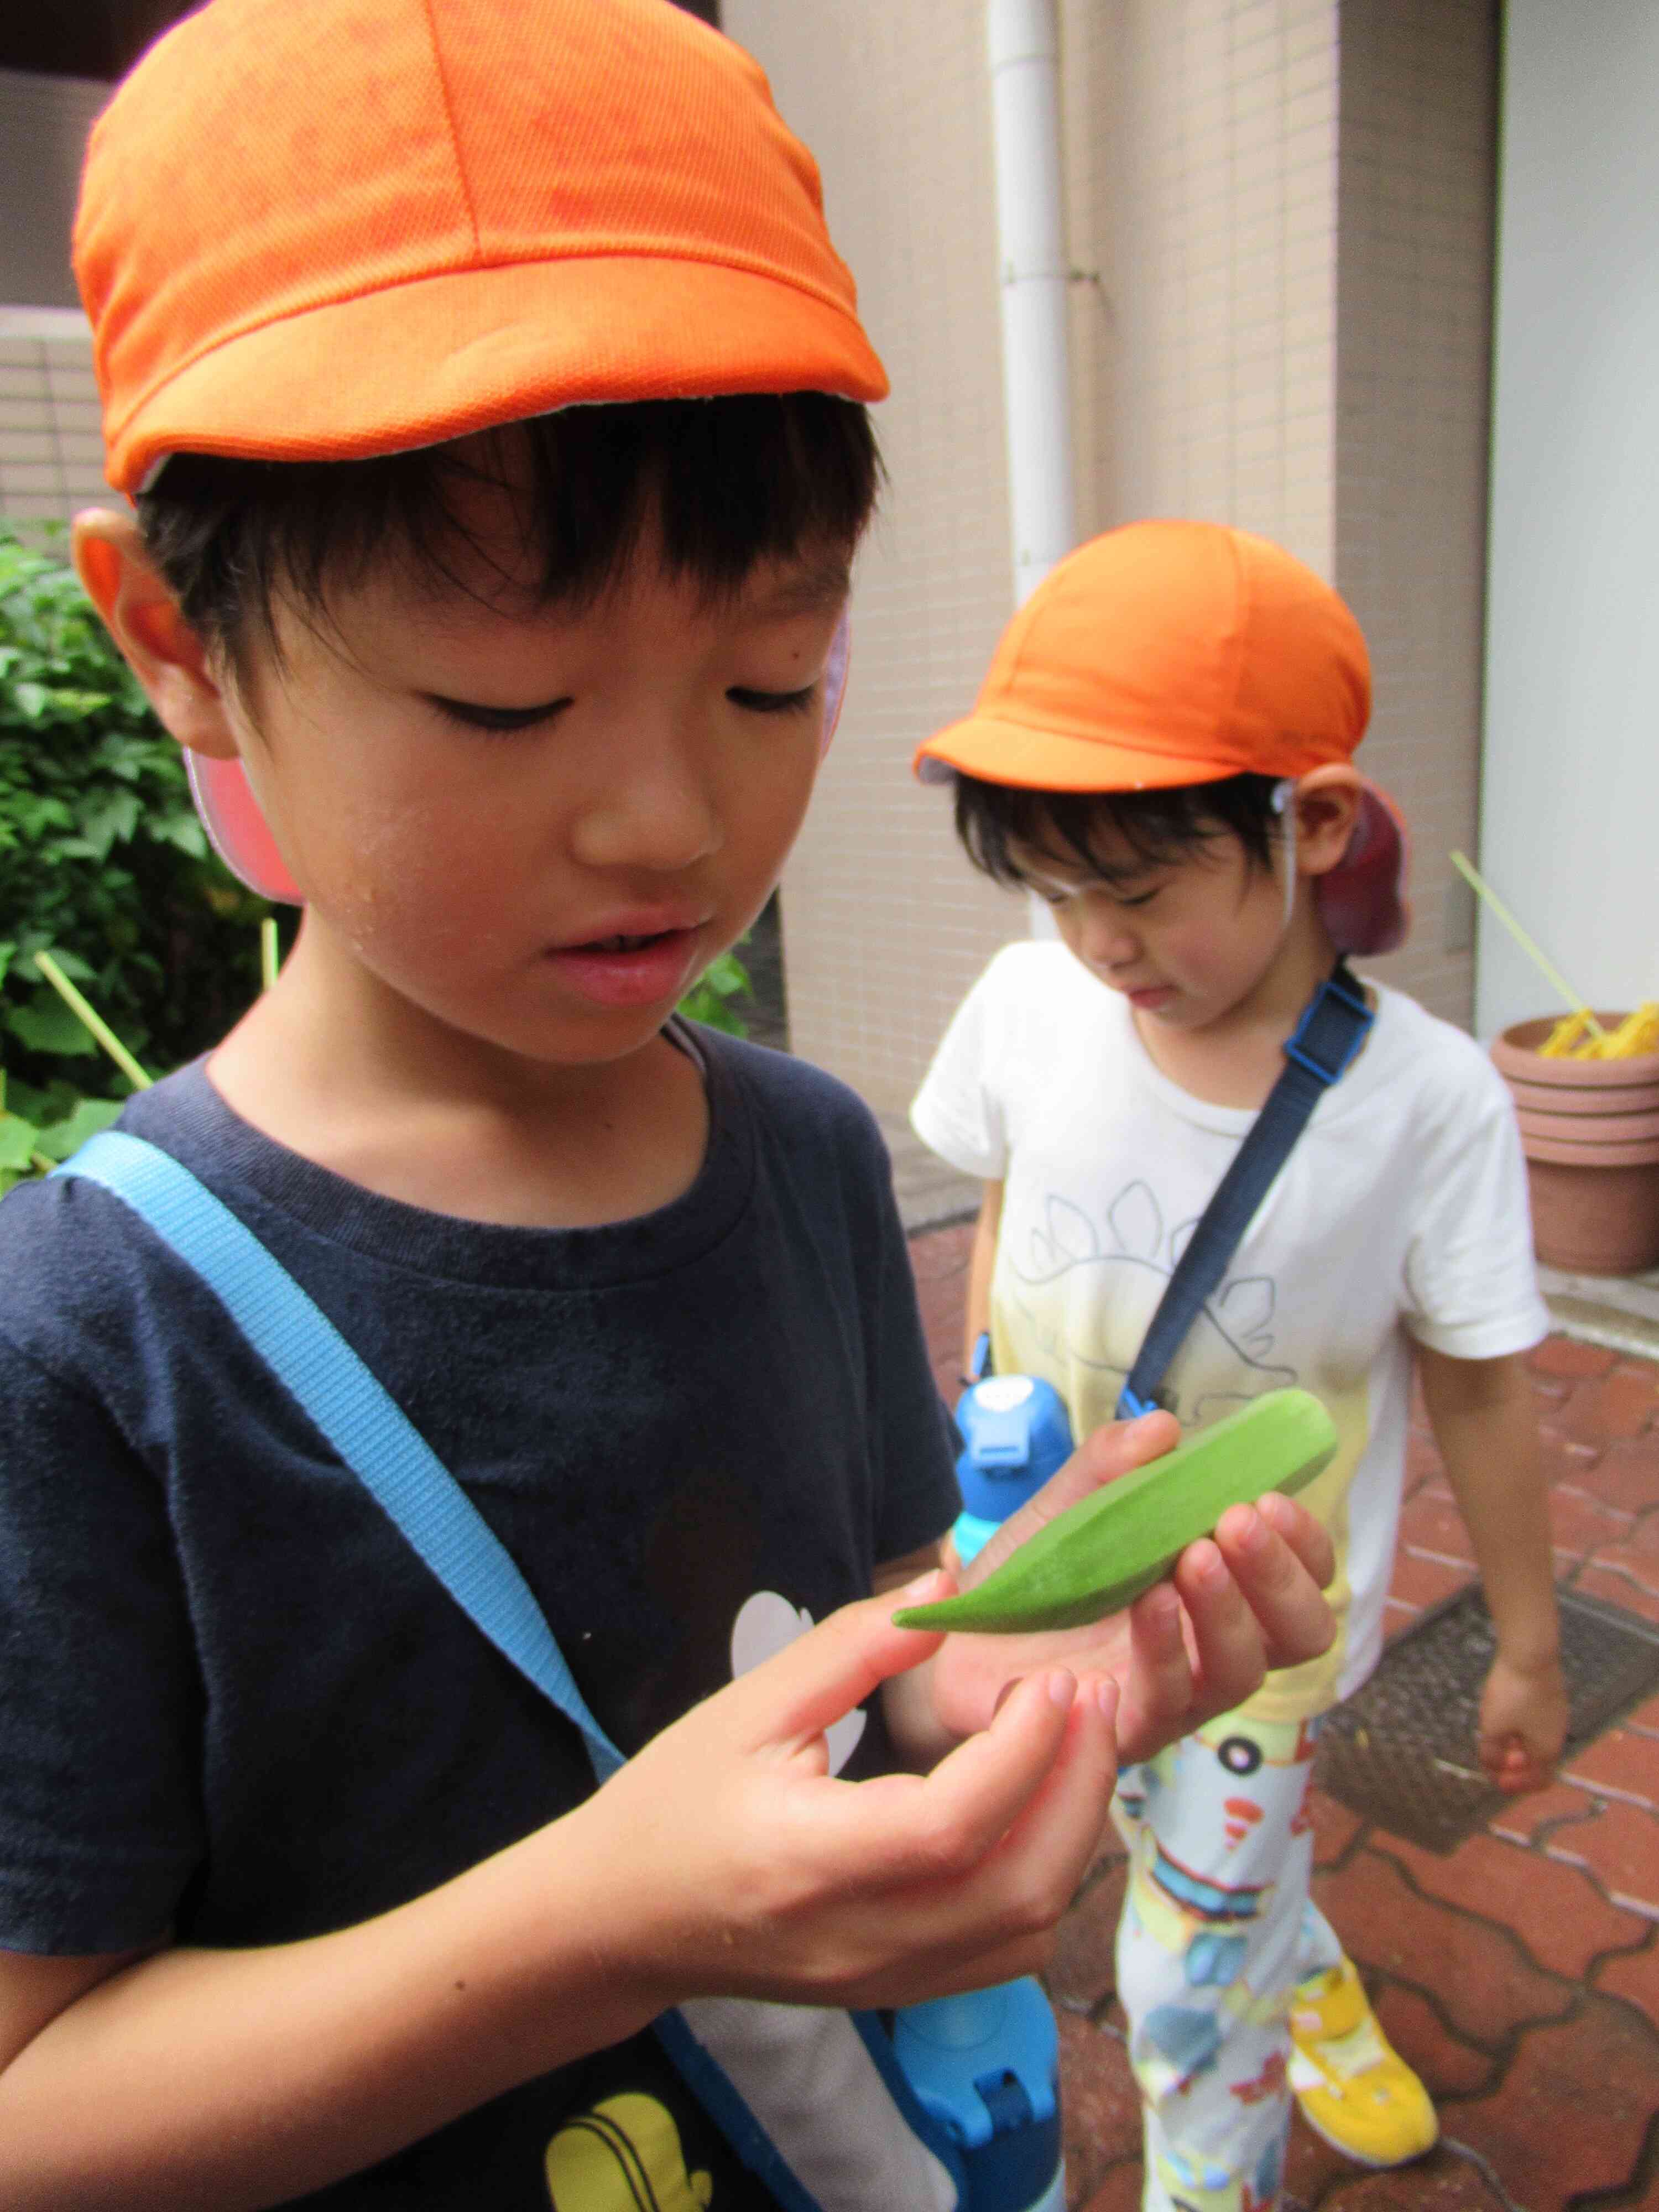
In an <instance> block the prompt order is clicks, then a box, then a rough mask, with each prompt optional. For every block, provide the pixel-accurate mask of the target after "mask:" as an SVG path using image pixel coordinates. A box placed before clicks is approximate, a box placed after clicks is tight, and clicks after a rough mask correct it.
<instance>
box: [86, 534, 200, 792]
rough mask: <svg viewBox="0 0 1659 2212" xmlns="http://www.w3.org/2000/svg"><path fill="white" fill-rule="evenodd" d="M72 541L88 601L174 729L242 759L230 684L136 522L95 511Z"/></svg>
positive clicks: (196, 743) (194, 742)
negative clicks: (189, 620)
mask: <svg viewBox="0 0 1659 2212" xmlns="http://www.w3.org/2000/svg"><path fill="white" fill-rule="evenodd" d="M70 549H71V552H72V554H73V556H74V561H75V569H76V574H77V575H78V576H79V577H80V579H81V582H82V586H83V587H84V589H85V591H86V594H87V597H88V599H90V600H91V601H92V603H93V605H94V606H95V607H96V608H97V610H98V611H99V613H100V615H101V616H102V617H103V618H104V622H105V624H106V627H107V629H108V630H109V634H110V635H111V636H112V638H113V639H114V640H115V642H116V644H117V645H118V646H119V647H120V648H121V653H122V656H123V658H124V659H125V661H126V663H127V665H128V666H129V667H130V668H131V671H132V672H133V674H134V675H135V676H136V677H137V678H138V681H139V682H140V684H143V687H144V690H145V692H146V694H147V695H148V696H149V702H150V704H151V706H152V707H154V708H155V711H156V713H157V714H159V715H160V716H161V720H162V721H163V723H164V724H165V725H166V726H167V729H168V730H170V731H171V732H172V733H173V736H174V737H175V738H177V739H178V740H179V744H181V745H188V746H190V747H191V750H193V751H195V752H200V753H210V754H211V755H212V756H213V757H215V758H216V759H217V760H231V759H234V757H235V755H236V738H235V733H234V729H233V727H232V726H231V721H230V718H229V715H228V712H227V700H226V695H225V687H224V685H223V684H222V682H221V680H220V679H219V678H218V677H217V676H216V674H215V672H214V669H213V665H212V663H211V660H210V657H209V654H208V651H207V648H206V647H205V646H204V644H203V642H202V641H201V639H200V638H199V637H198V636H197V634H196V632H195V631H194V630H193V629H191V626H190V624H189V623H187V622H186V621H185V618H184V616H183V615H182V614H181V613H180V612H179V604H178V601H177V600H176V599H174V598H173V594H172V592H170V591H169V590H168V589H167V585H166V584H165V583H164V582H163V581H162V580H161V574H160V572H159V571H158V569H157V568H156V567H155V562H153V561H152V560H151V559H150V557H149V554H148V553H147V552H146V551H145V550H144V541H143V537H142V536H141V534H140V532H139V529H138V525H137V521H136V520H134V518H133V517H132V516H131V515H130V514H118V513H115V512H113V511H112V509H110V508H107V507H89V508H88V509H87V511H86V512H85V513H82V514H77V515H76V518H75V523H74V527H73V529H72V530H71V532H70Z"/></svg>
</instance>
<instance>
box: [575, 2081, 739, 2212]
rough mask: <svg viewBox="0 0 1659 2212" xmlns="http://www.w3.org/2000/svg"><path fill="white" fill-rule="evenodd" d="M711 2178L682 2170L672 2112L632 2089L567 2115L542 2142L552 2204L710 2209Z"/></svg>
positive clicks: (626, 2210)
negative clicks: (546, 2141) (573, 2115)
mask: <svg viewBox="0 0 1659 2212" xmlns="http://www.w3.org/2000/svg"><path fill="white" fill-rule="evenodd" d="M547 2195H548V2201H549V2203H550V2204H551V2205H552V2206H553V2208H554V2212H708V2205H709V2203H710V2202H711V2200H712V2199H713V2197H714V2181H713V2179H712V2178H711V2176H710V2175H708V2173H706V2172H697V2173H690V2172H687V2171H686V2164H685V2153H684V2150H683V2149H682V2148H681V2147H680V2131H679V2130H678V2128H677V2127H676V2126H675V2124H674V2117H673V2114H672V2113H671V2112H670V2111H669V2110H668V2108H667V2106H665V2105H659V2103H658V2101H657V2100H656V2099H655V2098H654V2097H647V2096H644V2095H642V2094H641V2093H637V2092H635V2091H632V2090H629V2091H625V2092H624V2093H623V2094H622V2095H621V2096H617V2097H606V2098H605V2099H604V2100H603V2101H602V2102H600V2103H599V2104H597V2105H595V2106H594V2107H593V2109H592V2112H582V2113H580V2114H578V2116H577V2117H576V2118H574V2120H567V2121H566V2122H565V2124H564V2125H563V2126H562V2128H561V2129H560V2130H559V2132H558V2133H557V2135H556V2136H554V2138H553V2140H552V2142H550V2143H549V2145H548V2146H547Z"/></svg>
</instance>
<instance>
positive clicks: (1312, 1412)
mask: <svg viewBox="0 0 1659 2212" xmlns="http://www.w3.org/2000/svg"><path fill="white" fill-rule="evenodd" d="M1335 1451H1336V1431H1335V1429H1334V1427H1333V1426H1332V1425H1331V1417H1330V1415H1329V1414H1328V1413H1327V1412H1326V1411H1325V1408H1324V1407H1323V1406H1322V1405H1321V1404H1320V1402H1319V1401H1318V1399H1317V1398H1316V1397H1313V1396H1311V1395H1310V1393H1309V1392H1307V1391H1306V1390H1272V1391H1269V1392H1268V1393H1267V1395H1266V1396H1265V1397H1261V1398H1256V1399H1253V1400H1252V1401H1251V1402H1250V1403H1249V1405H1248V1406H1245V1407H1241V1408H1240V1410H1239V1411H1238V1412H1237V1413H1230V1414H1228V1415H1227V1417H1226V1419H1225V1420H1220V1421H1217V1422H1215V1423H1214V1424H1213V1425H1212V1426H1211V1427H1209V1428H1207V1429H1201V1430H1200V1431H1199V1432H1198V1434H1197V1435H1196V1436H1192V1437H1188V1438H1187V1439H1186V1440H1185V1442H1184V1443H1180V1444H1177V1445H1176V1449H1174V1451H1172V1452H1166V1453H1165V1454H1164V1456H1163V1458H1162V1459H1155V1460H1152V1461H1151V1462H1149V1463H1148V1464H1147V1465H1146V1467H1142V1468H1136V1470H1135V1472H1134V1473H1133V1474H1126V1475H1124V1476H1122V1477H1121V1478H1120V1480H1118V1481H1116V1482H1109V1483H1107V1484H1106V1485H1105V1486H1104V1487H1103V1489H1100V1490H1097V1491H1095V1492H1091V1495H1090V1496H1089V1497H1087V1498H1081V1499H1079V1502H1078V1504H1075V1505H1073V1506H1069V1507H1068V1508H1067V1509H1066V1511H1065V1512H1064V1513H1061V1514H1060V1515H1058V1516H1056V1517H1055V1519H1054V1520H1053V1521H1051V1522H1049V1523H1048V1526H1047V1527H1046V1528H1040V1529H1039V1530H1038V1531H1037V1533H1036V1535H1035V1536H1033V1537H1031V1538H1030V1540H1029V1541H1027V1542H1026V1543H1024V1544H1022V1545H1021V1546H1020V1547H1019V1549H1018V1551H1017V1552H1015V1553H1012V1555H1011V1556H1010V1557H1009V1558H1008V1559H1005V1560H1004V1561H1003V1563H1002V1565H1000V1567H997V1568H994V1570H993V1571H992V1572H991V1573H990V1574H988V1575H987V1577H985V1580H984V1581H983V1582H982V1583H977V1584H976V1585H975V1587H974V1588H973V1589H968V1590H964V1591H963V1593H962V1595H960V1596H959V1597H949V1598H943V1599H941V1600H940V1601H939V1602H938V1603H937V1604H935V1605H912V1606H906V1607H903V1608H902V1610H901V1611H899V1612H897V1613H895V1614H894V1615H893V1619H894V1620H895V1621H896V1623H897V1625H898V1626H899V1627H901V1628H930V1629H931V1628H962V1629H972V1630H975V1631H976V1632H990V1633H992V1634H1003V1635H1013V1634H1017V1633H1018V1632H1022V1631H1027V1630H1030V1629H1046V1628H1078V1627H1081V1626H1083V1625H1084V1624H1085V1622H1087V1621H1091V1620H1100V1619H1101V1618H1102V1616H1103V1614H1106V1613H1115V1612H1117V1611H1118V1610H1119V1609H1120V1607H1123V1606H1126V1605H1128V1604H1130V1603H1131V1602H1132V1601H1133V1600H1134V1599H1135V1598H1138V1597H1139V1595H1140V1594H1141V1592H1142V1591H1143V1590H1146V1589H1151V1588H1152V1584H1153V1583H1155V1582H1158V1581H1159V1580H1160V1579H1161V1578H1162V1577H1164V1575H1166V1574H1167V1573H1168V1572H1169V1571H1170V1568H1171V1567H1172V1566H1173V1565H1175V1562H1176V1559H1177V1558H1178V1556H1179V1555H1180V1553H1181V1552H1182V1550H1183V1549H1184V1547H1186V1546H1187V1545H1188V1544H1190V1543H1193V1542H1194V1541H1196V1540H1197V1539H1198V1538H1199V1537H1200V1536H1207V1535H1208V1534H1209V1533H1210V1531H1211V1530H1212V1528H1214V1527H1215V1524H1216V1522H1218V1520H1219V1519H1220V1518H1221V1516H1222V1515H1223V1514H1224V1513H1225V1511H1226V1510H1227V1508H1228V1507H1229V1506H1230V1505H1248V1504H1252V1503H1253V1502H1254V1501H1255V1499H1256V1498H1260V1497H1261V1496H1262V1495H1263V1494H1264V1493H1265V1492H1267V1491H1269V1490H1281V1491H1285V1492H1292V1491H1297V1490H1300V1489H1301V1488H1302V1487H1303V1486H1304V1484H1305V1483H1310V1482H1311V1481H1312V1480H1313V1479H1314V1477H1315V1476H1316V1474H1319V1473H1320V1472H1321V1471H1322V1469H1323V1468H1327V1467H1328V1466H1329V1464H1330V1462H1331V1460H1332V1458H1333V1457H1334V1454H1335Z"/></svg>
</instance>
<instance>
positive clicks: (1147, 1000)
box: [1123, 983, 1175, 1014]
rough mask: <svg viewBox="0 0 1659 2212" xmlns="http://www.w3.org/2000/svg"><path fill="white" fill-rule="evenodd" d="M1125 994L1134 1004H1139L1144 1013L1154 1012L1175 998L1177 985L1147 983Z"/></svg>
mask: <svg viewBox="0 0 1659 2212" xmlns="http://www.w3.org/2000/svg"><path fill="white" fill-rule="evenodd" d="M1123 995H1124V997H1125V998H1126V999H1127V1000H1128V1001H1129V1004H1130V1005H1131V1006H1139V1008H1140V1010H1141V1012H1143V1013H1148V1014H1154V1013H1156V1012H1158V1008H1159V1007H1160V1006H1167V1005H1168V1004H1169V1002H1170V1000H1171V999H1173V998H1174V996H1175V986H1174V984H1173V983H1146V984H1143V985H1141V986H1140V987H1139V988H1137V989H1135V990H1133V991H1126V992H1125V993H1124V994H1123Z"/></svg>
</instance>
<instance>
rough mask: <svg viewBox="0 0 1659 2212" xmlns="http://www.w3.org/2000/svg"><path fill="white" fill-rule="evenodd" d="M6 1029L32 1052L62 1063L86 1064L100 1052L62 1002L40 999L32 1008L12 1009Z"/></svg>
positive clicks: (7, 1019) (19, 1007) (7, 1016)
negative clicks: (45, 1054) (63, 1061)
mask: <svg viewBox="0 0 1659 2212" xmlns="http://www.w3.org/2000/svg"><path fill="white" fill-rule="evenodd" d="M6 1027H7V1028H8V1029H9V1030H10V1031H11V1033H12V1035H13V1036H15V1037H21V1040H22V1041H23V1042H24V1043H25V1044H26V1045H27V1047H28V1048H29V1050H30V1051H31V1052H48V1053H52V1054H56V1055H57V1057H58V1058H59V1059H63V1060H84V1059H88V1058H90V1057H91V1056H92V1055H93V1054H95V1053H96V1052H97V1050H98V1047H97V1045H96V1044H95V1043H94V1041H93V1039H92V1037H91V1036H89V1035H88V1032H87V1030H85V1029H84V1028H83V1027H82V1024H81V1023H80V1022H79V1021H78V1020H77V1019H76V1017H75V1016H74V1015H73V1014H72V1013H71V1012H70V1010H69V1008H68V1007H67V1006H64V1003H63V1001H62V1000H60V999H53V1000H50V1001H49V1002H48V1003H42V1001H41V1000H39V999H37V1000H35V1002H34V1004H33V1006H13V1007H12V1008H11V1009H10V1010H9V1012H8V1013H7V1015H6Z"/></svg>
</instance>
